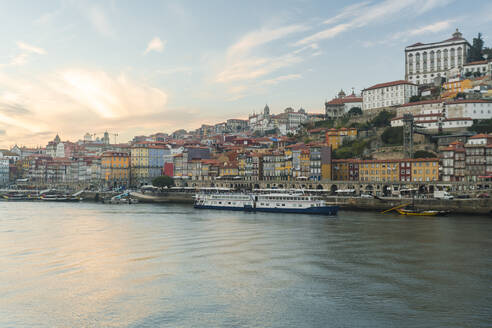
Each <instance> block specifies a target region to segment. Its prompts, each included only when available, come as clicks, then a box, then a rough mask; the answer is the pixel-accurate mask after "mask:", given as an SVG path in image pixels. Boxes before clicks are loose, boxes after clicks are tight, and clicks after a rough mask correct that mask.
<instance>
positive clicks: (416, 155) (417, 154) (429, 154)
mask: <svg viewBox="0 0 492 328" xmlns="http://www.w3.org/2000/svg"><path fill="white" fill-rule="evenodd" d="M434 157H436V154H434V153H432V152H430V151H427V150H417V151H416V152H415V153H414V154H413V158H434Z"/></svg>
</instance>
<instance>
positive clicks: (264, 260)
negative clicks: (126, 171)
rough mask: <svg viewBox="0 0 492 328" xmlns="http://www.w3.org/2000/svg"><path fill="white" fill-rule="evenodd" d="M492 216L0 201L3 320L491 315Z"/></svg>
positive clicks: (391, 321)
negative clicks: (312, 213)
mask: <svg viewBox="0 0 492 328" xmlns="http://www.w3.org/2000/svg"><path fill="white" fill-rule="evenodd" d="M491 322H492V219H491V218H489V217H478V216H477V217H462V216H450V217H441V218H406V217H401V216H398V215H396V214H385V215H382V214H378V213H367V212H350V211H340V213H339V215H338V216H337V217H323V216H309V215H285V214H282V215H278V214H266V213H240V212H227V211H212V210H195V209H193V208H192V207H191V206H189V205H150V204H149V205H146V204H137V205H102V204H94V203H56V204H46V203H39V202H18V203H15V202H0V327H82V326H83V327H490V324H491Z"/></svg>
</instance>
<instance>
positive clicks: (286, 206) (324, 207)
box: [195, 193, 339, 215]
mask: <svg viewBox="0 0 492 328" xmlns="http://www.w3.org/2000/svg"><path fill="white" fill-rule="evenodd" d="M195 208H199V209H215V210H234V211H248V212H252V211H256V212H274V213H307V214H325V215H336V214H337V212H338V208H339V207H338V206H337V205H329V204H327V203H326V202H325V201H324V200H323V199H321V198H320V197H316V196H311V195H305V194H301V193H268V194H261V193H252V194H240V193H198V194H196V195H195Z"/></svg>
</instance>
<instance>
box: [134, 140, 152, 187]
mask: <svg viewBox="0 0 492 328" xmlns="http://www.w3.org/2000/svg"><path fill="white" fill-rule="evenodd" d="M148 143H149V141H142V142H140V143H136V144H134V145H133V146H132V148H131V162H130V163H131V185H132V186H138V185H142V184H147V183H150V178H149V177H150V175H149V148H148V146H149V144H148Z"/></svg>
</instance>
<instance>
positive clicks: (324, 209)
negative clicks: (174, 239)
mask: <svg viewBox="0 0 492 328" xmlns="http://www.w3.org/2000/svg"><path fill="white" fill-rule="evenodd" d="M194 207H195V208H197V209H207V210H226V211H245V212H266V213H292V214H321V215H337V213H338V209H339V207H338V206H320V207H309V208H265V207H263V208H262V207H259V208H252V207H249V206H246V207H233V206H212V205H195V206H194Z"/></svg>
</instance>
